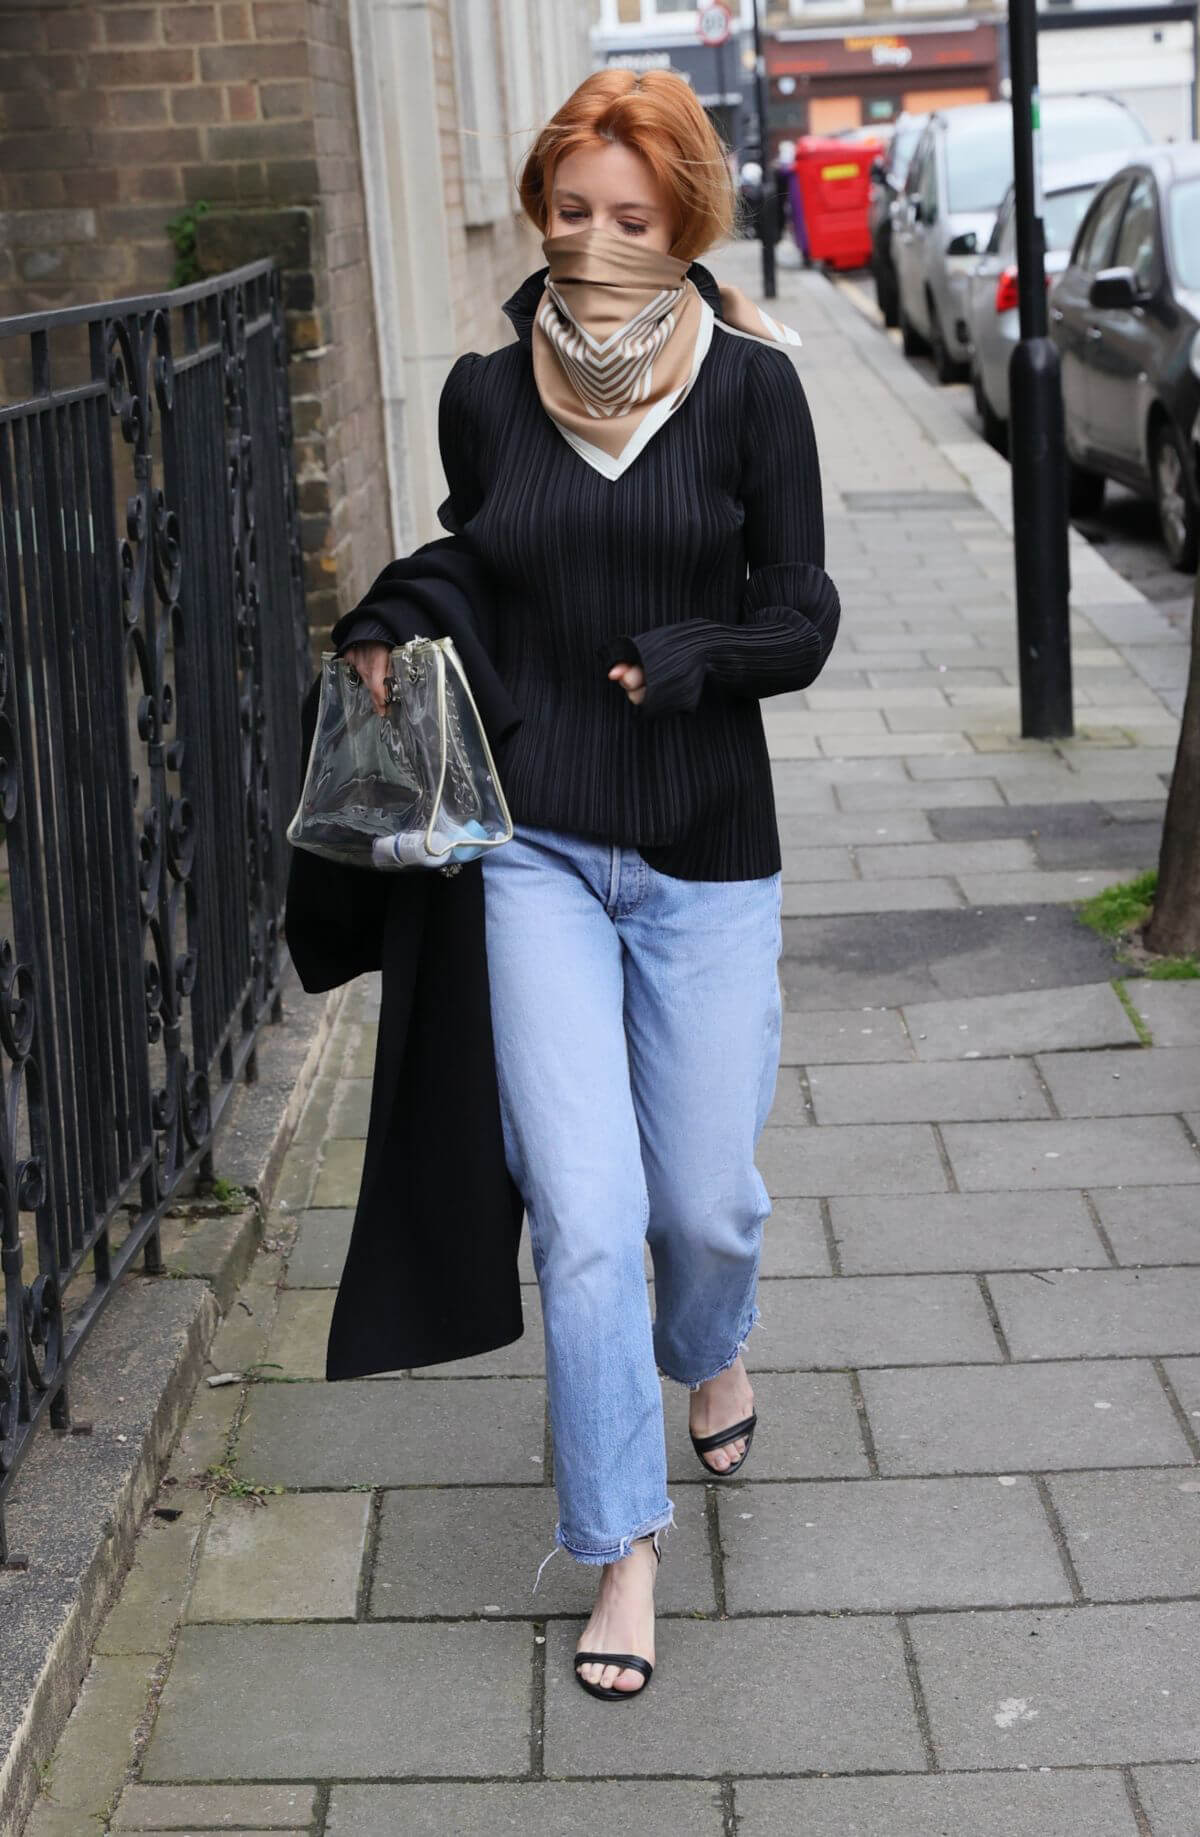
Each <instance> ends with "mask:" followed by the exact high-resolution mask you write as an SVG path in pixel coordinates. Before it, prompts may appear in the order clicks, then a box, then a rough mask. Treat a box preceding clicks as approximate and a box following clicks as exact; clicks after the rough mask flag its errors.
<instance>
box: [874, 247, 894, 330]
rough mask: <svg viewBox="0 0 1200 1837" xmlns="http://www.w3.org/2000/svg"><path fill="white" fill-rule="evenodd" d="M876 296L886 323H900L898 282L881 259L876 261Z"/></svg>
mask: <svg viewBox="0 0 1200 1837" xmlns="http://www.w3.org/2000/svg"><path fill="white" fill-rule="evenodd" d="M874 271H875V298H876V300H877V301H878V303H879V310H880V312H881V313H882V314H883V323H884V324H885V325H898V324H899V322H900V300H899V297H898V294H897V291H896V282H895V278H894V276H893V275H891V274H889V273H888V271H887V269H886V267H885V266H884V264H883V262H882V261H881V260H878V259H877V260H876V262H875V269H874Z"/></svg>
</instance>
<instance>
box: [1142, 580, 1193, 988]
mask: <svg viewBox="0 0 1200 1837" xmlns="http://www.w3.org/2000/svg"><path fill="white" fill-rule="evenodd" d="M1146 943H1147V946H1148V947H1149V949H1151V950H1153V951H1158V952H1159V953H1160V954H1161V955H1162V956H1164V957H1181V956H1192V955H1200V574H1198V575H1197V577H1196V590H1195V595H1194V597H1193V600H1192V662H1191V668H1190V670H1189V672H1188V690H1187V700H1186V701H1185V702H1184V705H1183V726H1182V728H1181V730H1180V734H1179V751H1178V752H1177V753H1176V755H1175V770H1174V772H1173V774H1172V776H1171V793H1170V796H1169V797H1168V799H1167V817H1166V822H1165V823H1164V825H1163V838H1162V850H1161V852H1160V854H1159V857H1158V892H1157V895H1156V896H1155V900H1154V911H1153V912H1152V914H1151V916H1150V923H1149V924H1148V926H1147V927H1146Z"/></svg>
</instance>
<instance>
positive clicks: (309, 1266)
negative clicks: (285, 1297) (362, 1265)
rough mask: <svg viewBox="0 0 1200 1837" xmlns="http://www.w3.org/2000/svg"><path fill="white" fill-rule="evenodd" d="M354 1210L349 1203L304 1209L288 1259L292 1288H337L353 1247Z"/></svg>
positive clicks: (288, 1274) (289, 1279)
mask: <svg viewBox="0 0 1200 1837" xmlns="http://www.w3.org/2000/svg"><path fill="white" fill-rule="evenodd" d="M353 1223H354V1213H353V1211H352V1210H351V1209H350V1208H349V1207H348V1206H339V1207H336V1208H333V1209H331V1210H329V1211H326V1212H302V1213H301V1214H300V1228H299V1231H298V1232H297V1234H296V1242H295V1244H294V1246H293V1248H292V1251H291V1254H290V1255H289V1257H288V1262H287V1277H286V1281H287V1286H288V1287H289V1288H336V1287H337V1285H338V1283H339V1281H340V1280H341V1275H342V1266H343V1264H344V1263H345V1261H346V1251H347V1250H348V1249H349V1247H350V1227H351V1225H352V1224H353Z"/></svg>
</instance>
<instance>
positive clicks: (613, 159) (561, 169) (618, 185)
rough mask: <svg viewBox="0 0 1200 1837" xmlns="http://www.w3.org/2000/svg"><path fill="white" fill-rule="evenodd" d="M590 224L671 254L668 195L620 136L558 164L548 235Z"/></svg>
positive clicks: (672, 236) (563, 233)
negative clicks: (622, 141) (617, 139)
mask: <svg viewBox="0 0 1200 1837" xmlns="http://www.w3.org/2000/svg"><path fill="white" fill-rule="evenodd" d="M590 229H595V230H608V231H609V232H610V234H611V235H613V236H621V237H624V238H625V240H626V241H627V242H633V243H638V244H639V245H640V246H641V247H643V248H646V249H655V250H657V251H658V253H659V254H660V255H667V254H669V253H670V250H671V244H672V243H673V242H674V240H675V227H674V222H673V219H672V215H671V208H670V201H669V199H668V198H667V196H666V194H665V193H664V191H663V189H662V187H661V186H660V184H659V182H658V180H657V179H656V178H655V176H654V173H653V172H652V171H651V169H650V166H649V165H648V163H647V162H646V160H644V159H643V158H642V156H641V154H640V153H638V152H637V151H635V149H634V148H633V147H627V146H624V145H623V144H622V143H621V142H620V141H605V142H604V143H603V144H602V145H598V146H594V147H581V148H579V149H578V151H576V152H574V153H568V154H566V155H565V156H564V157H563V158H562V159H560V160H559V161H558V163H557V165H556V166H555V168H554V174H553V182H552V188H551V193H550V220H549V222H548V223H547V225H546V235H547V236H548V237H549V236H570V235H571V234H572V233H574V232H577V231H579V230H590Z"/></svg>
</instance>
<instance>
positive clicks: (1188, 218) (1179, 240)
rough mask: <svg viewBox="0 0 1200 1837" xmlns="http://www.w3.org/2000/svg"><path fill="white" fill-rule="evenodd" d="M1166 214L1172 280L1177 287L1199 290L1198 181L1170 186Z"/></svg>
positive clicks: (1199, 202) (1199, 199) (1199, 186)
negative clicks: (1172, 268) (1169, 239)
mask: <svg viewBox="0 0 1200 1837" xmlns="http://www.w3.org/2000/svg"><path fill="white" fill-rule="evenodd" d="M1167 215H1168V218H1169V220H1170V224H1171V255H1172V257H1173V261H1172V266H1173V267H1174V269H1175V276H1176V279H1177V280H1178V282H1179V284H1180V286H1181V287H1192V288H1200V179H1184V180H1183V181H1182V182H1181V183H1180V184H1178V185H1172V187H1171V190H1170V194H1169V199H1168V204H1167Z"/></svg>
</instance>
